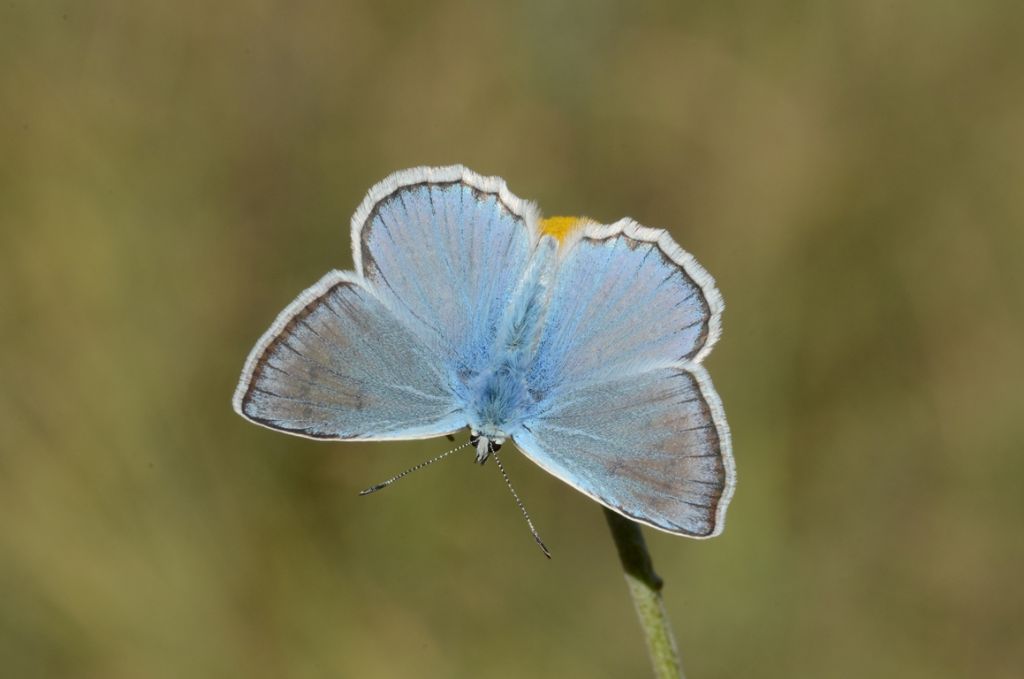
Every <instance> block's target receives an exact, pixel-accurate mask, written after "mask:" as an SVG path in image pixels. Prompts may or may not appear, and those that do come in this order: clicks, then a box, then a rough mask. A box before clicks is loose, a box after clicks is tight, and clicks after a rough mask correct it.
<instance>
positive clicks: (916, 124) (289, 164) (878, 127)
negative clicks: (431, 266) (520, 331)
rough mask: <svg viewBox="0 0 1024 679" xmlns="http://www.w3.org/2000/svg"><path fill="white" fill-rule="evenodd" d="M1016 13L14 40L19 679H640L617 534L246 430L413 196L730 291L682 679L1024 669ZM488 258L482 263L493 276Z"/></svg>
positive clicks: (9, 636)
mask: <svg viewBox="0 0 1024 679" xmlns="http://www.w3.org/2000/svg"><path fill="white" fill-rule="evenodd" d="M1022 28H1024V6H1022V5H1021V4H1020V3H1017V2H995V1H987V0H986V1H979V2H945V1H934V0H908V1H907V2H902V3H891V2H880V1H879V0H842V1H838V2H830V3H812V2H797V1H791V2H771V3H736V2H720V3H692V2H682V3H676V2H663V3H621V4H620V3H610V2H588V3H578V4H572V3H565V2H541V1H540V0H534V1H533V2H524V3H507V4H504V5H501V6H490V5H484V4H482V3H471V2H441V3H413V2H409V3H391V2H385V3H377V2H371V1H369V0H367V1H365V2H344V3H336V2H326V1H319V2H309V3H287V2H280V1H272V0H255V1H250V2H221V3H198V2H182V3H167V2H156V1H153V0H141V1H135V2H127V1H124V2H118V1H114V0H98V1H95V2H70V1H68V2H58V1H41V2H30V1H27V0H13V1H12V2H5V3H3V6H2V7H0V154H2V159H3V162H0V384H2V389H0V446H2V449H0V601H2V602H3V604H2V605H0V674H3V676H10V677H87V678H88V677H95V678H100V677H102V678H122V677H123V678H133V679H134V678H137V677H155V678H163V677H168V678H171V677H174V678H177V677H230V676H245V677H375V676H380V677H398V676H416V677H523V676H535V677H561V676H593V677H599V676H600V677H625V676H645V675H646V672H647V671H648V670H647V664H646V663H647V661H646V658H645V657H644V650H643V644H642V640H641V637H640V632H639V630H638V629H637V627H636V625H635V623H634V620H633V611H632V609H631V607H630V602H629V599H628V597H627V593H626V588H625V585H624V583H623V581H622V576H621V572H620V571H619V569H618V564H617V560H616V557H615V551H614V548H613V546H612V543H611V540H610V538H609V536H608V534H607V528H606V526H605V523H604V520H603V518H602V516H601V512H600V510H599V508H598V507H597V505H595V504H594V503H592V502H591V501H589V500H587V499H586V498H584V497H583V496H582V495H580V494H578V493H575V492H573V491H571V490H570V489H568V488H567V487H565V486H564V485H562V484H561V483H559V482H558V481H556V480H554V479H552V478H550V477H548V476H547V475H546V474H545V473H543V472H542V471H541V470H539V469H538V468H536V467H535V466H533V465H532V464H530V463H529V462H527V461H525V460H524V459H523V458H521V457H518V456H512V457H508V458H507V464H508V467H509V471H510V473H511V474H512V475H513V478H514V480H515V481H516V483H517V486H518V489H519V491H520V494H521V495H522V496H523V497H524V500H525V501H526V503H527V505H528V506H529V508H530V510H531V512H532V514H533V516H534V519H535V521H536V523H537V525H538V528H539V529H540V530H541V533H542V534H543V536H544V538H545V540H546V541H547V543H548V545H549V546H551V547H552V550H553V552H554V556H555V558H554V560H553V561H551V562H547V561H546V560H545V559H543V558H541V557H540V556H539V554H538V552H537V549H536V547H535V546H534V544H533V542H532V540H531V539H530V536H529V533H528V532H527V530H526V527H525V525H523V522H522V517H521V516H520V515H519V513H518V512H517V511H516V509H515V507H514V506H513V504H512V501H511V499H510V498H509V496H508V494H507V492H506V490H505V488H504V487H503V485H502V482H501V479H500V477H499V476H498V474H497V472H496V471H495V470H493V469H491V468H490V467H488V468H484V469H480V468H477V467H476V466H475V465H473V464H471V463H470V462H469V459H470V458H469V457H466V458H465V459H462V460H455V461H448V462H446V463H445V464H444V465H443V466H442V467H439V468H432V469H430V470H429V471H425V472H422V473H421V474H418V475H417V476H416V477H414V478H410V479H408V480H406V481H403V482H402V484H401V485H400V486H399V487H396V488H395V489H393V490H390V491H388V492H387V493H384V494H381V495H379V496H374V497H372V498H358V497H357V496H356V492H357V491H358V490H359V489H360V488H363V487H365V486H366V485H368V484H370V483H373V482H376V481H378V480H381V479H383V478H386V477H387V476H389V475H390V474H392V473H393V472H395V471H397V470H399V469H402V468H404V467H405V466H408V465H410V464H413V463H415V462H418V461H420V460H422V459H424V458H425V457H427V456H429V455H432V454H435V453H437V452H439V451H440V450H442V449H444V447H445V446H446V443H447V442H445V441H444V440H443V439H442V440H439V441H427V442H413V443H407V444H376V445H373V444H365V445H364V444H329V443H326V444H325V443H319V444H318V443H315V442H310V441H306V440H302V439H297V438H292V437H288V436H283V435H280V434H275V433H273V432H269V431H266V430H263V429H260V428H257V427H254V426H252V425H249V424H247V423H245V422H244V421H243V420H241V419H240V418H239V417H237V416H236V415H235V414H234V413H233V412H232V411H231V408H230V403H229V401H230V396H231V393H232V390H233V389H234V385H235V381H236V379H237V377H238V374H239V371H240V369H241V365H242V362H243V360H244V358H245V355H246V353H247V352H248V351H249V349H250V347H251V346H252V344H253V342H254V341H255V340H256V338H257V337H258V336H259V335H260V333H262V332H263V331H264V329H265V328H266V327H267V326H268V324H269V323H270V321H271V320H272V319H273V318H274V316H275V315H276V314H277V312H278V311H279V310H280V309H281V308H282V307H284V306H285V304H287V303H288V302H289V301H290V300H291V299H292V298H293V296H294V295H295V294H296V293H298V292H299V291H300V290H301V289H302V288H303V287H305V286H307V285H309V284H311V283H312V282H314V281H315V280H317V279H318V278H319V277H320V276H321V274H323V273H324V272H325V271H327V270H328V269H330V268H346V267H348V266H350V265H351V253H350V251H349V235H348V219H349V216H350V215H351V213H352V210H353V209H354V208H355V206H356V205H357V204H358V202H359V201H360V200H361V198H362V196H363V194H364V192H365V191H366V190H367V189H368V188H369V187H370V186H371V185H372V184H373V183H374V182H376V181H377V180H379V179H381V178H383V177H384V176H385V175H387V174H388V173H389V172H391V171H394V170H397V169H401V168H406V167H411V166H415V165H420V164H433V165H438V164H448V163H453V162H462V163H465V164H466V165H468V166H470V167H472V168H474V169H476V170H478V171H480V172H483V173H490V174H500V175H502V176H504V177H505V178H506V179H507V180H508V182H509V184H510V186H511V188H512V190H513V191H515V192H516V193H517V194H519V195H521V196H523V197H525V198H530V199H534V200H537V201H538V202H539V203H540V205H541V206H542V208H543V209H544V210H545V211H546V212H547V213H548V214H573V213H583V214H587V215H589V216H591V217H594V218H596V219H600V220H603V221H611V220H614V219H617V218H619V217H621V216H624V215H629V216H632V217H634V218H636V219H638V220H639V221H641V222H642V223H644V224H647V225H650V226H657V227H665V228H669V229H671V230H672V232H673V233H674V235H675V237H676V238H677V240H678V241H679V242H680V243H681V244H682V245H683V246H684V247H685V248H687V249H688V250H690V251H691V252H693V253H694V254H695V255H696V256H697V257H698V258H699V259H700V261H701V262H702V263H703V264H704V265H705V266H707V268H708V269H709V270H710V271H711V272H712V273H713V274H714V275H715V277H716V278H717V279H718V281H719V284H720V287H721V289H722V291H723V293H724V295H725V299H726V303H727V310H726V315H725V334H724V336H723V339H722V342H721V343H720V344H719V346H718V348H717V349H716V351H715V352H714V354H713V355H712V356H711V357H710V359H709V361H708V366H709V368H710V370H711V373H712V375H713V376H714V379H715V382H716V384H717V385H718V387H719V390H720V392H721V394H722V397H723V399H724V401H725V404H726V407H727V411H728V415H729V418H730V423H731V425H732V428H733V432H734V437H735V442H734V443H735V450H736V457H737V461H738V466H739V476H740V485H739V488H738V491H737V494H736V498H735V502H734V504H733V506H732V509H731V512H730V515H729V526H728V529H727V530H726V532H725V534H724V535H723V536H722V537H720V538H718V539H715V540H712V541H709V542H697V541H689V540H685V539H680V538H673V537H671V536H667V535H663V534H652V535H649V540H650V542H651V547H652V551H653V553H654V558H655V563H656V565H657V567H658V570H659V572H660V573H661V575H663V576H664V577H665V579H666V582H667V588H666V590H665V594H666V601H667V604H668V606H669V609H670V611H671V614H672V616H673V618H674V624H675V627H676V630H677V633H678V636H679V638H680V644H681V646H682V649H683V654H684V663H685V664H686V667H687V669H688V672H689V674H690V676H692V677H695V678H698V677H699V678H712V677H737V676H754V677H794V676H796V677H825V678H827V677H851V676H887V677H896V676H898V677H911V678H912V677H929V678H930V679H934V678H937V677H964V676H979V677H980V676H984V677H991V678H997V677H1016V676H1020V674H1019V673H1020V672H1021V668H1022V667H1024V647H1022V646H1021V643H1020V640H1021V638H1022V635H1024V614H1022V611H1024V589H1022V588H1021V586H1020V573H1021V569H1022V567H1024V537H1022V529H1021V526H1022V522H1024V503H1022V501H1021V491H1020V483H1021V479H1022V478H1024V458H1022V456H1021V449H1022V441H1024V417H1022V416H1021V414H1022V401H1024V399H1022V397H1021V395H1020V394H1021V385H1022V382H1024V357H1022V346H1024V314H1022V310H1024V280H1022V277H1024V274H1022V271H1024V267H1022V263H1021V262H1022V254H1024V192H1022V187H1024V30H1022ZM478 254H479V253H478Z"/></svg>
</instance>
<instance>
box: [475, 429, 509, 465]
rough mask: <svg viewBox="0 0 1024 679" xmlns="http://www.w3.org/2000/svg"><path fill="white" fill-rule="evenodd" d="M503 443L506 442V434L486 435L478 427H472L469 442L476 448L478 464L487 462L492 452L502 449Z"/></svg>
mask: <svg viewBox="0 0 1024 679" xmlns="http://www.w3.org/2000/svg"><path fill="white" fill-rule="evenodd" d="M503 443H505V437H504V436H486V435H484V434H481V433H480V432H478V431H477V430H476V429H472V430H470V432H469V444H470V445H471V446H474V447H475V448H476V462H477V464H483V463H484V462H487V458H488V457H490V455H491V453H496V452H498V451H499V450H501V446H502V444H503Z"/></svg>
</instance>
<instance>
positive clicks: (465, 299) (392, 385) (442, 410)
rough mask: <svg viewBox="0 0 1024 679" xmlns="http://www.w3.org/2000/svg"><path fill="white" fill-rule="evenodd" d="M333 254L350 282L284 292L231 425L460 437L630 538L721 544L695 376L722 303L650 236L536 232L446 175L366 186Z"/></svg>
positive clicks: (715, 432)
mask: <svg viewBox="0 0 1024 679" xmlns="http://www.w3.org/2000/svg"><path fill="white" fill-rule="evenodd" d="M352 237H353V253H354V255H355V271H353V272H331V273H329V274H327V275H326V276H325V277H324V278H323V279H322V280H321V281H320V282H319V283H317V284H316V285H314V286H313V287H311V288H310V289H309V290H307V291H305V292H304V293H302V295H300V296H299V298H298V299H297V300H296V301H295V302H293V303H292V304H291V305H290V306H289V307H288V308H286V309H285V310H284V311H283V312H282V313H281V315H280V316H279V317H278V319H277V321H276V322H275V323H274V324H273V325H272V326H271V328H270V330H268V331H267V332H266V333H265V334H264V336H263V337H262V338H261V339H260V341H259V342H258V343H257V345H256V347H255V348H254V349H253V351H252V353H251V354H250V357H249V360H248V361H247V363H246V366H245V369H244V370H243V373H242V379H241V380H240V382H239V386H238V389H237V390H236V394H235V400H234V405H235V409H236V410H237V411H238V412H239V413H240V414H242V415H243V416H244V417H246V418H248V419H250V420H252V421H254V422H257V423H259V424H262V425H264V426H267V427H270V428H273V429H277V430H280V431H285V432H288V433H293V434H298V435H301V436H308V437H311V438H319V439H365V440H387V439H409V438H422V437H428V436H438V435H442V434H447V433H451V432H453V431H456V430H458V429H461V428H463V427H469V428H470V430H471V432H472V434H473V437H474V440H475V441H476V443H475V445H476V448H477V458H476V459H477V461H478V462H481V463H482V462H484V461H486V459H487V458H488V456H489V455H490V454H492V453H493V452H496V447H495V446H500V445H501V444H502V443H503V442H505V441H506V440H508V439H510V440H512V441H513V442H514V443H515V444H516V446H517V447H518V448H519V449H520V450H521V451H522V452H523V453H524V454H525V455H526V456H527V457H529V458H530V459H531V460H533V461H534V462H536V463H537V464H538V465H540V466H541V467H542V468H544V469H546V470H547V471H549V472H550V473H552V474H553V475H555V476H556V477H558V478H559V479H561V480H563V481H565V482H566V483H568V484H570V485H571V486H573V487H575V488H576V489H577V490H580V491H581V492H583V493H585V494H587V495H589V496H590V497H592V498H594V499H595V500H597V501H599V502H601V503H602V504H604V505H605V506H607V507H610V508H612V509H614V510H615V511H618V512H620V513H622V514H624V515H626V516H629V517H631V518H633V519H635V520H637V521H641V522H643V523H646V524H648V525H651V526H654V527H656V528H659V529H662V530H665V531H668V532H672V533H677V534H681V535H688V536H691V537H710V536H712V535H717V534H718V533H719V532H721V530H722V527H723V525H724V517H725V508H726V507H727V505H728V502H729V499H730V497H731V494H732V490H733V486H734V483H735V470H734V466H733V462H732V456H731V447H730V440H729V430H728V425H727V424H726V421H725V416H724V411H723V409H722V406H721V402H720V400H719V398H718V396H717V394H716V393H715V391H714V388H713V387H712V385H711V381H710V378H709V377H708V375H707V372H706V371H705V370H704V368H703V366H702V364H701V363H702V360H703V358H704V357H705V356H706V355H707V353H708V352H709V351H710V349H711V346H712V345H713V344H714V342H715V340H717V337H718V334H719V332H720V317H721V311H722V301H721V296H720V295H719V294H718V292H717V289H716V288H715V286H714V281H713V280H712V279H711V277H710V276H709V275H708V274H707V272H706V271H704V269H703V268H702V267H701V266H700V265H699V264H697V263H696V261H695V260H693V258H692V257H691V256H690V255H689V254H687V253H686V252H684V251H683V250H682V249H681V248H679V246H678V245H676V244H675V242H674V241H672V239H671V237H670V236H668V234H667V233H666V232H664V231H658V230H654V229H647V228H645V227H641V226H639V225H638V224H636V223H635V222H633V221H632V220H628V219H627V220H620V221H619V222H616V223H614V224H611V225H601V224H596V223H592V222H589V221H587V220H580V219H573V218H557V219H553V220H541V218H540V215H539V213H538V212H537V209H536V208H535V207H534V206H533V205H532V204H531V203H527V202H526V201H522V200H520V199H519V198H517V197H516V196H514V195H513V194H511V193H510V192H509V191H508V189H507V188H506V187H505V184H504V182H503V181H502V180H500V179H498V178H495V177H481V176H480V175H477V174H475V173H472V172H470V171H468V170H466V169H465V168H462V167H460V166H455V167H449V168H418V169H415V170H409V171H405V172H401V173H397V174H396V175H393V176H392V177H389V178H388V179H386V180H385V181H384V182H381V183H380V184H378V185H377V186H376V187H374V188H373V189H372V190H371V192H370V194H369V196H368V197H367V199H366V200H365V201H364V203H363V205H362V206H361V207H360V208H359V209H358V210H357V211H356V214H355V216H354V217H353V220H352Z"/></svg>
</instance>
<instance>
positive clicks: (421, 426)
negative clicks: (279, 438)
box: [234, 271, 465, 440]
mask: <svg viewBox="0 0 1024 679" xmlns="http://www.w3.org/2000/svg"><path fill="white" fill-rule="evenodd" d="M234 407H235V410H236V411H237V412H238V413H239V414H240V415H242V416H243V417H245V418H247V419H249V420H251V421H253V422H255V423H257V424H261V425H264V426H266V427H270V428H272V429H278V430H282V431H285V432H289V433H292V434H298V435H301V436H306V437H309V438H317V439H376V440H380V439H408V438H423V437H428V436H437V435H440V434H446V433H449V432H452V431H455V430H457V429H459V428H461V427H462V426H465V418H464V416H462V415H461V414H460V413H459V410H458V408H457V406H456V405H455V404H454V401H453V399H452V396H451V392H450V389H449V387H448V384H447V381H446V377H445V375H444V372H443V370H441V365H440V361H439V360H438V358H437V357H436V356H435V355H433V354H432V353H431V352H430V351H429V349H428V348H427V347H426V346H425V345H424V344H423V342H421V341H420V339H419V338H418V337H417V336H416V335H415V334H414V333H413V332H411V331H410V330H409V329H408V328H407V327H405V326H404V325H403V324H402V323H401V322H400V321H399V320H398V319H397V318H396V317H395V316H394V314H392V313H391V311H390V310H389V309H388V308H387V307H385V306H384V304H383V303H382V302H381V301H380V300H379V299H378V298H377V297H376V296H375V295H374V294H373V293H372V292H371V291H370V290H369V289H368V288H367V286H366V284H365V283H364V282H363V281H361V280H360V279H359V278H358V277H357V276H354V275H352V274H350V273H345V272H339V271H334V272H331V273H329V274H327V275H326V276H324V277H323V278H322V279H321V280H320V281H319V282H318V283H317V284H316V285H314V286H313V287H311V288H309V289H308V290H306V291H305V292H303V293H302V294H301V295H299V297H298V298H297V299H296V300H295V301H294V302H292V304H291V305H289V306H288V308H286V309H285V310H284V311H283V312H282V313H281V315H280V316H278V318H277V320H276V321H275V322H274V324H273V325H272V326H271V327H270V329H269V330H268V331H267V332H266V333H265V334H264V335H263V337H262V338H261V339H260V340H259V342H257V344H256V346H255V348H254V349H253V350H252V353H250V355H249V359H248V361H247V362H246V365H245V368H244V370H243V372H242V378H241V381H240V382H239V384H238V388H237V390H236V391H235V398H234Z"/></svg>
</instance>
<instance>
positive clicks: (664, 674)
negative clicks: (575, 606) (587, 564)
mask: <svg viewBox="0 0 1024 679" xmlns="http://www.w3.org/2000/svg"><path fill="white" fill-rule="evenodd" d="M604 518H605V519H606V520H607V521H608V528H610V529H611V531H612V537H613V538H614V539H615V547H616V548H617V549H618V551H619V559H620V560H621V561H622V569H623V571H625V575H626V584H627V585H628V586H629V594H630V596H631V597H632V598H633V606H634V607H635V608H636V614H637V617H638V618H640V627H641V628H643V631H644V637H645V639H646V641H647V652H648V654H649V655H650V658H651V667H652V668H653V669H654V676H655V677H657V678H658V679H683V665H682V663H681V662H680V661H679V650H678V648H677V646H676V639H675V635H673V634H672V626H671V625H670V624H669V620H668V613H667V612H666V611H665V604H664V602H662V599H661V587H662V584H663V583H662V580H661V578H660V577H658V574H657V573H655V572H654V564H653V563H652V562H651V555H650V553H649V552H648V551H647V543H646V542H645V541H644V536H643V533H641V532H640V526H639V524H637V523H635V522H633V521H630V520H629V519H627V518H626V517H624V516H622V515H621V514H616V513H615V512H613V511H612V510H610V509H607V508H605V510H604Z"/></svg>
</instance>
